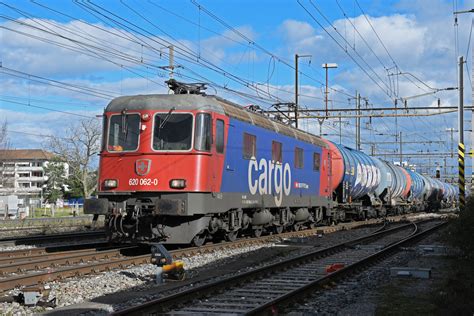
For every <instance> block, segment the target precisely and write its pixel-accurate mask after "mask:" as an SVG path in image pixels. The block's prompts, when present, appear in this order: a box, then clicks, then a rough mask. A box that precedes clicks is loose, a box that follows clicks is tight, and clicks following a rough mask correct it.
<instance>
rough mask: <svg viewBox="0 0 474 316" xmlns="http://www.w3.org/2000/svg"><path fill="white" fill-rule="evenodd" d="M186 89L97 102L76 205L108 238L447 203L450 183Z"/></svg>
mask: <svg viewBox="0 0 474 316" xmlns="http://www.w3.org/2000/svg"><path fill="white" fill-rule="evenodd" d="M193 92H195V91H193V90H186V89H183V88H182V86H181V87H180V88H179V90H175V93H176V94H168V95H160V94H155V95H134V96H123V97H119V98H116V99H114V100H112V101H111V102H110V103H109V105H108V106H107V107H106V109H105V112H104V115H103V119H104V122H103V141H102V148H101V152H100V163H99V176H98V181H99V187H98V188H99V189H98V197H97V198H93V199H87V200H86V201H85V204H84V212H85V213H87V214H94V217H95V218H96V219H97V217H98V216H99V215H105V217H106V221H105V223H106V228H107V229H108V231H109V233H110V237H111V238H113V239H120V240H130V241H135V242H163V243H193V244H195V245H202V244H203V243H204V242H205V241H206V240H208V239H222V238H225V239H227V240H234V239H235V238H237V236H238V235H240V234H252V235H254V236H259V235H260V234H262V233H263V232H272V233H281V232H282V231H284V230H289V229H291V230H298V229H300V228H302V227H304V226H310V227H312V226H314V225H318V224H323V223H326V224H327V223H333V222H338V221H347V220H360V219H365V218H374V217H382V216H386V215H389V214H401V213H407V212H413V211H422V210H426V209H439V208H441V207H444V206H445V204H446V205H453V204H454V203H456V198H457V191H456V189H455V187H453V186H452V185H450V184H447V183H442V182H440V181H438V180H436V179H431V178H429V177H427V176H424V175H421V174H419V173H416V172H414V171H411V170H408V169H405V168H402V167H400V166H396V165H393V164H391V163H389V162H386V161H383V160H380V159H378V158H374V157H369V156H368V155H366V154H364V153H363V152H360V151H356V150H354V149H351V148H348V147H345V146H342V145H339V144H334V143H332V142H330V141H329V140H326V139H324V138H321V137H318V136H315V135H312V134H310V133H307V132H304V131H302V130H299V129H295V128H293V127H290V126H288V125H286V124H283V123H282V122H280V121H278V120H274V119H271V118H269V117H268V116H265V115H263V114H260V113H257V112H255V111H251V110H249V109H246V108H244V107H241V106H239V105H237V104H234V103H232V102H230V101H228V100H224V99H222V98H219V97H217V96H209V95H205V94H201V93H193ZM181 93H182V94H181Z"/></svg>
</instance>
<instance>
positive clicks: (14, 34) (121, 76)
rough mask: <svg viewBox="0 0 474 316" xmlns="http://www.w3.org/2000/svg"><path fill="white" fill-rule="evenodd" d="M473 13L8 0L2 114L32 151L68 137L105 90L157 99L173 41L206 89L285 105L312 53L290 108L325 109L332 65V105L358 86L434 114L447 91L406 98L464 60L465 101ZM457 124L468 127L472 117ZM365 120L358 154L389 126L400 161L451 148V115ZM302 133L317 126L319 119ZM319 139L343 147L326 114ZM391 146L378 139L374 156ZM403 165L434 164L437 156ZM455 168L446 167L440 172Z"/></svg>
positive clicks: (435, 5)
mask: <svg viewBox="0 0 474 316" xmlns="http://www.w3.org/2000/svg"><path fill="white" fill-rule="evenodd" d="M473 7H474V2H473V1H434V0H425V1H408V0H402V1H365V0H358V1H356V0H339V1H309V0H301V1H300V2H297V1H289V0H288V1H286V0H285V1H195V2H193V1H184V0H181V1H158V0H150V1H138V0H124V1H93V2H87V3H83V2H79V4H78V3H75V2H73V1H58V0H56V1H43V0H38V1H35V2H30V1H18V0H15V1H4V2H3V4H0V14H1V16H0V27H1V28H0V44H1V45H0V60H1V62H2V68H0V69H1V71H0V115H1V116H2V117H4V118H5V119H7V120H8V122H9V128H10V131H11V133H10V134H9V138H10V141H11V144H12V147H14V148H38V147H41V146H43V145H44V144H45V139H46V138H45V137H43V136H41V135H46V136H47V135H61V134H65V133H67V132H68V128H69V127H70V126H71V124H74V122H75V121H77V120H79V119H82V118H84V116H85V117H95V116H96V115H98V114H100V113H101V112H102V109H103V107H104V106H105V105H106V104H107V103H108V102H109V101H110V99H111V98H113V97H115V96H119V95H124V94H137V93H167V89H166V88H165V87H164V84H163V81H164V80H165V79H166V77H167V76H168V73H167V71H166V70H162V69H160V68H159V67H160V66H166V65H167V64H168V50H167V48H166V46H168V45H169V44H173V45H175V63H176V65H179V66H180V67H182V68H178V69H177V70H176V75H175V76H176V78H177V79H178V80H182V81H206V82H209V83H210V86H211V87H210V88H209V89H208V91H209V93H211V94H213V93H216V92H217V94H218V95H219V96H222V97H225V98H228V99H231V100H233V101H235V102H238V103H240V104H242V105H248V104H258V105H260V106H262V107H263V108H268V107H270V106H271V104H272V103H275V102H277V101H281V102H287V101H292V100H293V98H294V97H293V91H294V69H293V68H292V67H293V63H294V61H293V58H294V54H295V53H298V54H311V55H312V57H311V58H310V59H309V58H303V59H301V60H300V70H301V72H302V74H301V75H300V93H301V98H300V103H301V105H302V106H304V107H307V108H309V109H322V108H323V107H324V101H323V100H324V81H325V74H324V71H323V69H322V68H321V64H322V63H326V62H331V63H337V64H338V68H337V69H331V70H330V74H329V85H330V87H331V90H330V94H329V99H330V104H329V107H330V108H347V107H354V100H353V99H351V97H353V96H354V95H355V91H356V90H357V91H359V92H360V93H361V95H362V96H363V97H366V98H367V99H368V106H369V107H386V106H392V105H393V103H394V99H397V98H398V99H399V101H398V102H402V101H400V100H402V99H403V98H408V100H409V101H408V102H409V105H410V106H436V105H437V102H438V98H439V99H440V102H441V104H442V105H456V104H457V102H458V101H457V100H458V99H457V92H456V91H440V92H438V93H436V94H429V95H427V96H424V97H417V98H411V97H412V96H416V95H420V94H426V93H427V92H433V91H434V90H433V89H431V88H439V89H442V88H447V87H453V86H456V85H457V82H456V80H457V79H456V78H457V73H456V64H455V63H456V56H457V55H466V53H467V55H468V62H467V64H466V68H465V70H466V71H468V72H466V74H465V77H466V79H465V84H466V87H467V88H466V93H465V98H466V99H465V102H466V104H471V89H469V85H470V84H471V83H470V75H471V70H472V67H471V65H472V62H471V46H468V43H469V37H470V30H471V21H472V20H471V18H472V16H471V15H470V14H464V15H460V16H459V20H458V28H457V32H458V36H457V38H458V41H457V42H458V44H457V45H456V40H455V39H456V37H455V28H454V27H453V23H454V19H453V8H457V9H459V10H462V9H471V8H473ZM364 13H365V15H364ZM367 20H368V21H369V22H370V24H369V22H368V21H367ZM229 27H230V28H229ZM323 27H324V28H325V29H326V30H327V32H328V33H329V34H330V35H328V33H326V31H325V30H324V29H323ZM374 30H375V32H374ZM331 36H332V37H333V38H335V39H336V40H337V42H338V43H339V44H337V43H336V42H335V41H334V39H332V38H331ZM379 38H380V40H379ZM456 47H457V48H456ZM353 59H355V61H356V62H357V63H358V64H360V65H361V66H358V65H357V63H356V62H354V60H353ZM361 67H362V68H361ZM210 68H213V69H214V70H211V69H210ZM397 72H403V73H404V74H405V75H395V74H396V73H397ZM388 74H391V76H388ZM51 80H55V81H54V82H53V81H51ZM63 83H66V84H67V85H66V86H65V85H63ZM84 89H87V90H84ZM91 89H93V90H91ZM65 112H67V113H65ZM466 124H467V125H469V127H467V128H466V129H471V128H470V115H468V116H467V117H466ZM362 126H363V132H362V140H363V142H364V144H363V149H364V151H365V152H367V153H370V151H371V144H370V142H380V141H385V142H387V141H395V137H394V136H392V135H393V134H396V133H398V132H399V131H402V132H403V133H404V137H403V138H404V140H406V141H408V142H411V143H408V144H406V145H405V148H404V149H403V151H404V152H406V153H407V152H418V151H423V152H427V151H430V152H436V151H438V152H446V151H449V150H450V148H451V146H452V144H451V142H450V134H449V133H448V132H446V129H447V128H456V127H457V123H456V114H454V113H453V114H446V115H437V116H432V117H411V118H400V119H398V120H397V124H395V119H394V118H383V119H380V118H372V119H370V120H369V119H362ZM302 128H304V129H306V130H308V131H311V132H314V133H318V132H319V126H318V124H317V122H316V121H315V120H306V121H305V122H304V123H302ZM322 131H323V134H326V135H327V137H328V138H330V139H332V140H335V141H336V142H338V141H339V136H338V135H337V134H338V133H339V125H338V122H337V120H335V119H329V120H326V121H325V123H324V125H323V127H322ZM342 134H343V137H342V138H343V140H342V143H343V144H346V145H349V146H353V145H354V142H355V141H354V134H355V133H354V120H353V119H344V124H343V127H342ZM470 137H471V133H466V138H467V139H469V140H470ZM416 141H424V142H426V143H418V144H415V143H414V142H416ZM429 141H435V142H437V143H428V142H429ZM442 141H445V142H444V143H438V142H442ZM466 143H469V142H468V141H466ZM397 147H398V146H396V145H395V146H394V145H391V144H379V145H378V147H376V149H375V151H376V152H379V153H380V152H386V153H387V152H390V153H391V152H394V151H396V150H397ZM467 147H470V144H468V146H467ZM387 159H388V160H394V157H388V158H387ZM409 162H410V163H414V164H417V165H419V166H421V165H422V164H425V165H427V164H431V165H435V164H438V165H441V166H443V165H444V160H443V159H440V158H436V157H433V159H431V161H428V162H426V159H424V160H420V159H415V158H410V160H409ZM455 163H456V161H455V159H451V158H449V159H448V160H447V165H448V166H449V165H455ZM421 167H423V166H421ZM430 169H431V171H432V168H430ZM422 171H423V170H422Z"/></svg>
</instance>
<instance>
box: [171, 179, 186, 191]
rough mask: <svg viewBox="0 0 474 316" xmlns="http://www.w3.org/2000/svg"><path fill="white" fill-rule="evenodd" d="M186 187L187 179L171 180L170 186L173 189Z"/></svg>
mask: <svg viewBox="0 0 474 316" xmlns="http://www.w3.org/2000/svg"><path fill="white" fill-rule="evenodd" d="M185 187H186V180H185V179H173V180H171V181H170V188H172V189H184V188H185Z"/></svg>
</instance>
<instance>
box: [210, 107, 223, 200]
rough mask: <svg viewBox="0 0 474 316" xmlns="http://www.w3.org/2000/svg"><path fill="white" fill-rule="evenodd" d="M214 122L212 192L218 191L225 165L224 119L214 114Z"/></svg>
mask: <svg viewBox="0 0 474 316" xmlns="http://www.w3.org/2000/svg"><path fill="white" fill-rule="evenodd" d="M212 121H213V129H212V134H213V146H212V156H213V159H212V166H211V176H212V187H211V189H212V192H216V191H218V187H219V184H218V183H220V179H221V177H222V172H221V170H222V166H223V164H224V158H225V155H224V154H225V147H226V146H225V139H226V137H225V136H226V135H225V130H226V128H225V121H224V119H223V118H222V117H220V116H218V115H216V114H215V113H213V114H212Z"/></svg>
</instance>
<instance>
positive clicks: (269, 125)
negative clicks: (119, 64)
mask: <svg viewBox="0 0 474 316" xmlns="http://www.w3.org/2000/svg"><path fill="white" fill-rule="evenodd" d="M171 107H175V108H176V109H177V110H193V111H195V110H203V111H212V112H216V113H220V114H225V115H228V116H230V117H233V118H236V119H238V120H240V121H244V122H248V123H251V124H253V125H256V126H260V127H264V128H266V129H270V130H273V131H275V132H277V133H280V134H283V135H287V136H290V137H294V138H296V139H299V140H302V141H305V142H308V143H311V144H315V145H318V146H320V147H326V148H327V147H328V145H327V144H326V143H325V142H324V141H323V140H322V139H321V138H320V137H318V136H315V135H313V134H310V133H307V132H304V131H302V130H299V129H295V128H293V127H290V126H287V125H285V124H283V123H281V122H278V121H275V120H272V119H270V118H269V117H267V116H265V115H262V114H259V113H256V112H251V111H247V110H245V109H244V108H243V107H242V106H240V105H238V104H235V103H233V102H230V101H229V100H225V99H222V98H219V97H216V96H203V95H198V94H150V95H134V96H123V97H118V98H116V99H113V100H112V101H111V102H110V103H109V105H107V107H106V109H105V111H106V112H121V111H123V110H127V111H133V110H157V109H165V110H168V109H170V108H171Z"/></svg>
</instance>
